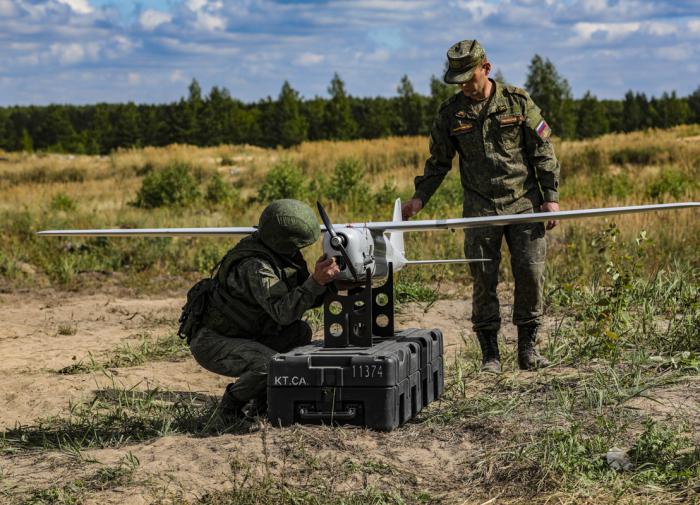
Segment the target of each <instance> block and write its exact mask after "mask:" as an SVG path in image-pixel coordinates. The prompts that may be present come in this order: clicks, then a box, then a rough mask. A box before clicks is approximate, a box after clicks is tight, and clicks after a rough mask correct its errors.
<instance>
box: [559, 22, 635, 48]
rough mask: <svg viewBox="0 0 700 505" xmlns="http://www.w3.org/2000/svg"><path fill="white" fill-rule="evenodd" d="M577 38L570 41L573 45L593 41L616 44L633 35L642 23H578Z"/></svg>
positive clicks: (575, 26)
mask: <svg viewBox="0 0 700 505" xmlns="http://www.w3.org/2000/svg"><path fill="white" fill-rule="evenodd" d="M573 28H574V31H575V32H576V34H577V35H576V37H574V38H572V39H570V40H569V42H570V43H572V44H581V43H585V42H589V41H591V40H593V39H598V38H600V39H603V40H605V41H606V42H615V41H618V40H620V39H623V38H625V37H627V36H628V35H631V34H633V33H635V32H637V31H639V29H640V28H641V24H640V23H636V22H633V23H576V24H575V25H574V27H573Z"/></svg>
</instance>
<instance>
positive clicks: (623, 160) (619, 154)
mask: <svg viewBox="0 0 700 505" xmlns="http://www.w3.org/2000/svg"><path fill="white" fill-rule="evenodd" d="M663 152H664V149H663V148H662V147H660V146H654V145H646V146H639V147H623V148H622V149H619V150H617V151H615V152H613V153H612V154H611V155H610V160H611V161H612V162H613V163H616V164H618V165H626V164H630V165H650V164H652V163H654V162H657V161H659V158H660V155H661V154H662V153H663Z"/></svg>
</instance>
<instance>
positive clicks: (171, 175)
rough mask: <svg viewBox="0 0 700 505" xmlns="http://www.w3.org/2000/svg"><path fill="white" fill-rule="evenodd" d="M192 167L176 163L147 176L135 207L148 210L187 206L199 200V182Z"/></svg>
mask: <svg viewBox="0 0 700 505" xmlns="http://www.w3.org/2000/svg"><path fill="white" fill-rule="evenodd" d="M190 172H191V167H190V165H188V164H186V163H179V162H175V163H172V164H170V165H168V166H167V167H166V168H164V169H163V170H160V171H153V172H150V173H149V174H147V175H146V177H144V179H143V184H142V186H141V189H140V190H139V192H138V194H137V195H136V201H135V202H134V205H135V206H136V207H142V208H146V209H150V208H156V207H167V206H187V205H190V204H192V203H193V202H195V201H196V200H198V199H199V197H200V193H199V188H198V187H197V182H196V181H195V179H194V177H193V176H192V174H191V173H190Z"/></svg>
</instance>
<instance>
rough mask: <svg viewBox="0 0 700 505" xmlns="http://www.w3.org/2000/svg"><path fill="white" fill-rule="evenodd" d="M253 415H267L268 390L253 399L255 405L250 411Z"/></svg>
mask: <svg viewBox="0 0 700 505" xmlns="http://www.w3.org/2000/svg"><path fill="white" fill-rule="evenodd" d="M250 412H251V415H253V416H258V417H264V416H266V415H267V389H263V390H262V391H261V392H260V393H258V396H256V397H255V398H254V399H253V405H252V407H251V409H250Z"/></svg>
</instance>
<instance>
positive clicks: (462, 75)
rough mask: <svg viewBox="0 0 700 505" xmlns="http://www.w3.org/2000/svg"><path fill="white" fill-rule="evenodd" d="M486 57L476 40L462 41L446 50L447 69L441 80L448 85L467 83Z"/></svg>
mask: <svg viewBox="0 0 700 505" xmlns="http://www.w3.org/2000/svg"><path fill="white" fill-rule="evenodd" d="M485 57H486V53H484V48H483V47H481V44H479V41H478V40H462V41H460V42H457V43H456V44H455V45H453V46H452V47H450V48H449V49H448V50H447V62H448V68H447V71H446V72H445V76H444V77H443V80H444V81H445V82H446V83H448V84H461V83H463V82H467V81H468V80H469V79H471V78H472V76H473V75H474V70H476V68H477V65H479V63H481V61H482V60H483V59H484V58H485Z"/></svg>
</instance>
